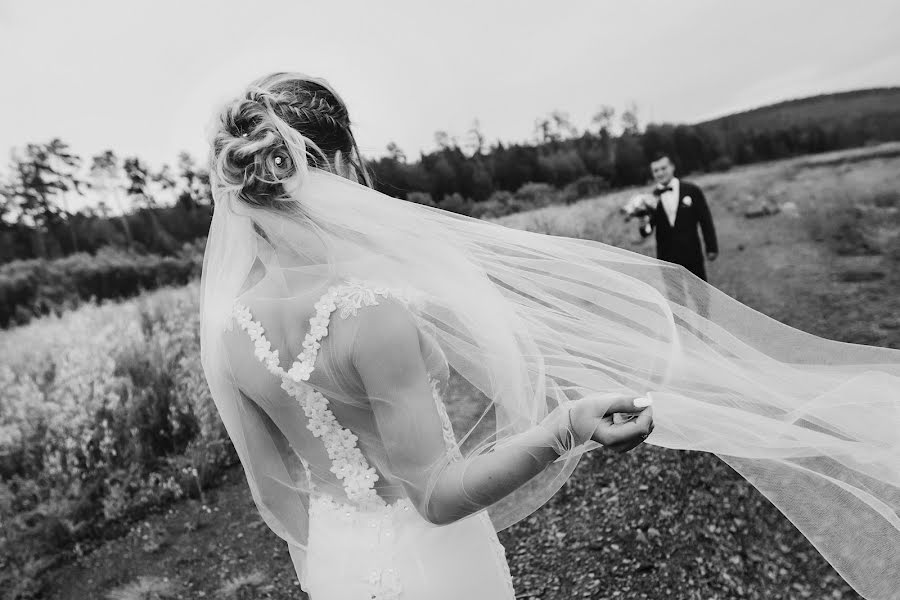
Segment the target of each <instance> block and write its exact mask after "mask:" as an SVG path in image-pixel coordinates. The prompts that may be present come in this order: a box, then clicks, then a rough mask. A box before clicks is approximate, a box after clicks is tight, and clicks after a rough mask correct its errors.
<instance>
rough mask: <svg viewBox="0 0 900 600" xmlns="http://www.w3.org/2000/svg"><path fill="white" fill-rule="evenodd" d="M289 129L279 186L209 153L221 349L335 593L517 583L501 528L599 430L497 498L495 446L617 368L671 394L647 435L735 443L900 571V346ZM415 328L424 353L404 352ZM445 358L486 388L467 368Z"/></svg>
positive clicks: (601, 389) (246, 454) (840, 562)
mask: <svg viewBox="0 0 900 600" xmlns="http://www.w3.org/2000/svg"><path fill="white" fill-rule="evenodd" d="M271 135H273V136H274V135H275V133H272V134H271ZM276 137H277V138H278V139H282V140H283V141H284V146H283V149H279V151H281V152H286V153H287V154H284V156H280V158H281V159H282V161H285V160H286V161H288V162H287V163H286V164H290V165H293V166H294V170H293V171H292V172H291V175H290V180H289V181H288V180H285V181H284V182H282V184H283V186H284V188H285V189H286V190H290V191H289V193H288V196H287V197H285V198H281V199H279V200H278V202H279V203H280V204H279V205H278V206H279V208H277V209H272V208H265V207H261V206H254V205H252V203H250V202H247V201H245V199H244V198H242V197H241V195H240V193H241V192H240V186H238V185H235V184H228V183H227V182H223V181H220V180H219V177H218V176H217V174H216V172H215V170H213V172H212V175H211V184H212V188H213V197H214V199H215V212H214V215H213V222H212V226H211V228H210V234H209V238H208V241H207V246H206V254H205V257H204V265H203V279H202V282H201V332H200V342H201V359H202V363H203V369H204V373H205V375H206V378H207V382H208V383H209V387H210V392H211V395H212V398H213V400H214V401H215V403H216V407H217V409H218V411H219V414H220V415H221V417H222V421H223V423H224V424H225V427H226V429H227V430H228V434H229V436H230V438H231V440H232V442H233V444H234V447H235V450H236V451H237V454H238V456H239V457H240V460H241V463H242V465H243V467H244V472H245V474H246V477H247V482H248V485H249V488H250V490H251V493H252V494H253V499H254V501H255V503H256V505H257V507H258V509H259V511H260V514H261V516H262V518H263V519H264V520H265V521H266V523H267V524H268V526H269V527H270V528H271V529H272V530H273V531H274V532H275V533H276V534H277V535H279V536H280V537H281V538H282V539H284V540H285V542H286V543H287V545H288V548H289V549H290V553H291V557H292V559H293V561H294V564H295V566H296V568H297V572H298V576H299V577H300V580H301V582H302V583H303V586H304V589H306V590H307V591H309V592H310V593H311V594H312V597H313V599H314V600H332V599H335V598H370V599H371V598H391V597H393V598H401V599H403V598H444V597H446V598H448V599H449V598H504V597H505V598H511V597H513V593H512V590H511V587H510V577H509V574H508V571H507V569H506V562H505V560H504V559H503V557H502V549H501V547H500V546H499V545H498V544H497V539H496V535H495V533H494V531H499V530H502V529H503V528H506V527H509V526H510V525H512V524H514V523H516V522H518V521H520V520H521V519H523V518H525V517H527V516H528V515H529V514H531V513H533V512H534V511H535V510H537V509H538V508H539V507H540V506H542V505H543V504H544V503H545V502H546V501H547V500H548V499H549V498H550V497H551V496H552V495H553V494H554V493H555V492H556V491H557V490H559V489H560V487H561V486H562V485H563V484H564V483H565V482H566V480H567V479H568V477H569V476H570V475H571V473H572V471H573V470H574V468H575V467H576V466H577V464H578V461H579V458H580V457H581V456H582V455H583V454H584V453H585V452H588V451H591V450H593V449H595V448H597V447H598V444H596V443H593V442H589V443H586V444H582V445H579V446H576V447H574V448H572V447H565V446H564V447H562V448H561V449H562V450H563V452H562V454H561V456H560V458H559V460H556V461H555V462H552V463H550V464H549V465H548V466H547V467H546V468H544V469H543V470H541V471H540V473H539V474H537V475H535V476H534V477H533V478H531V479H530V480H529V481H528V482H527V483H526V484H524V485H522V486H520V487H518V488H516V489H514V490H512V491H510V493H508V494H507V495H505V496H503V497H502V498H500V499H497V498H495V497H490V498H487V497H485V495H484V492H483V489H484V488H483V487H482V486H480V485H475V483H474V482H477V481H478V477H477V476H478V475H479V474H480V473H483V471H479V469H480V468H481V466H482V465H484V464H485V461H488V462H489V461H491V460H493V459H494V458H495V457H497V456H501V455H503V453H505V452H508V451H509V450H510V448H513V449H516V450H518V449H521V447H522V446H521V445H517V444H520V442H521V440H523V439H526V438H528V436H529V435H530V433H529V432H532V431H534V430H535V428H538V427H541V426H542V425H543V424H544V423H545V422H547V420H548V419H549V420H552V419H553V418H554V416H555V415H557V416H558V415H559V414H565V411H566V410H567V407H570V406H571V405H572V403H573V402H577V401H579V400H581V399H583V398H585V397H588V396H605V395H607V394H608V395H610V397H612V396H616V397H619V398H621V397H632V398H635V397H639V396H643V395H647V394H649V395H650V396H651V397H652V400H653V410H654V423H655V426H656V427H655V430H654V432H653V434H652V435H651V436H650V437H649V438H648V439H647V443H650V444H655V445H658V446H661V447H666V448H671V449H679V450H695V451H703V452H710V453H714V454H716V455H717V456H718V457H719V458H721V459H722V460H724V461H726V462H727V463H728V464H729V465H730V466H731V467H732V468H734V469H735V470H736V471H737V472H738V473H740V474H741V475H742V476H744V477H745V478H746V479H747V480H748V481H749V482H750V483H751V484H752V485H754V486H755V487H756V489H758V490H759V491H760V492H761V493H762V494H764V495H765V496H766V497H767V498H768V499H769V500H770V501H771V502H772V503H773V504H774V505H775V506H777V507H778V509H779V510H781V511H782V512H783V513H784V514H785V515H786V517H787V518H788V519H790V520H791V522H792V523H793V524H794V525H795V526H796V527H797V528H798V529H799V530H800V531H801V532H802V533H803V534H804V535H805V536H806V537H807V539H809V540H810V542H811V543H812V544H813V545H814V546H815V547H816V548H817V549H818V550H819V551H820V552H821V553H822V554H823V555H824V556H825V557H826V558H827V559H828V561H829V562H830V563H831V564H832V565H833V566H834V567H835V569H836V570H837V571H838V572H839V573H840V574H841V575H842V576H843V577H844V578H845V579H846V580H847V581H848V582H849V583H850V584H851V585H852V586H853V587H854V589H856V590H857V591H858V592H859V593H860V594H862V595H863V596H864V597H866V598H872V599H887V598H893V597H896V591H897V590H898V589H900V552H898V551H897V549H898V548H900V433H898V432H900V351H897V350H892V349H887V348H873V347H867V346H860V345H854V344H844V343H839V342H834V341H829V340H824V339H821V338H818V337H815V336H812V335H809V334H806V333H804V332H801V331H797V330H795V329H792V328H790V327H788V326H786V325H783V324H781V323H778V322H776V321H774V320H772V319H770V318H768V317H766V316H765V315H761V314H760V313H758V312H756V311H754V310H752V309H750V308H748V307H746V306H744V305H742V304H740V303H739V302H737V301H736V300H734V299H732V298H730V297H728V296H727V295H725V294H723V293H722V292H720V291H719V290H716V289H715V288H713V287H711V286H709V285H708V284H706V283H705V282H703V281H701V280H700V279H698V278H696V277H694V276H692V275H691V274H690V273H688V272H687V271H686V270H685V269H683V268H679V267H676V266H675V265H672V264H668V263H664V262H661V261H657V260H655V259H652V258H648V257H645V256H640V255H637V254H634V253H631V252H627V251H625V250H622V249H619V248H614V247H610V246H606V245H604V244H601V243H597V242H593V241H588V240H575V239H567V238H559V237H553V236H547V235H539V234H535V233H529V232H525V231H518V230H513V229H509V228H506V227H502V226H500V225H497V224H493V223H487V222H483V221H478V220H475V219H470V218H467V217H463V216H460V215H455V214H452V213H447V212H444V211H441V210H438V209H435V208H431V207H426V206H421V205H417V204H414V203H410V202H405V201H402V200H398V199H395V198H390V197H387V196H385V195H383V194H380V193H378V192H377V191H375V190H372V189H370V188H368V187H365V186H362V185H359V184H357V183H354V182H351V181H348V180H346V179H344V178H341V177H338V176H336V175H334V174H331V173H327V172H323V171H319V170H317V169H315V168H312V167H309V166H308V164H307V157H306V154H305V152H306V150H305V148H306V140H305V138H303V136H302V135H301V134H300V133H299V132H297V131H295V130H292V129H291V128H289V127H287V126H283V127H282V126H281V125H279V129H278V132H277V136H276ZM283 164H284V163H283ZM288 184H289V185H288ZM364 282H368V283H364ZM672 287H678V288H679V289H684V290H686V292H685V293H684V294H682V295H681V296H680V297H671V296H669V295H668V294H667V290H668V289H671V288H672ZM698 299H702V304H703V306H702V307H700V308H701V309H702V310H697V309H695V308H692V307H693V306H695V304H696V301H697V300H698ZM409 336H412V337H413V340H412V341H410V339H409ZM401 354H402V355H403V356H404V357H405V359H406V363H408V364H413V363H415V364H417V365H418V364H420V363H421V364H422V365H425V366H423V367H421V369H420V370H421V371H422V374H421V377H418V376H417V377H416V378H409V377H408V376H407V375H408V374H406V373H403V372H392V371H391V370H390V368H391V367H390V365H391V364H392V360H389V359H393V358H395V357H396V356H399V355H401ZM288 357H296V359H294V358H288ZM284 361H287V362H284ZM448 365H449V370H451V371H452V372H453V373H454V379H453V381H454V382H456V381H461V382H464V383H465V384H466V385H467V386H469V388H470V389H471V391H472V393H465V394H458V393H456V391H455V388H451V389H450V390H449V391H448V390H447V389H446V386H445V384H444V381H445V380H446V373H447V371H448ZM426 367H427V368H426ZM407 379H409V381H407ZM413 379H414V380H413ZM429 379H431V380H432V381H431V383H429V381H428V380H429ZM451 392H452V394H453V395H452V396H448V393H451ZM441 400H443V402H441ZM445 409H446V410H445ZM548 444H549V442H548ZM555 444H556V442H554V443H553V445H554V448H553V450H554V451H556V450H557V448H556V447H555ZM544 450H545V451H546V450H547V448H546V447H545V448H544ZM545 454H546V453H545ZM448 498H449V499H451V500H448Z"/></svg>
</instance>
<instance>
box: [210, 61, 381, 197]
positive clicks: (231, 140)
mask: <svg viewBox="0 0 900 600" xmlns="http://www.w3.org/2000/svg"><path fill="white" fill-rule="evenodd" d="M210 160H211V166H210V172H211V173H212V174H213V176H214V179H215V180H216V181H215V185H216V186H218V187H220V188H222V189H224V190H226V191H233V192H236V193H237V195H238V197H239V198H241V199H242V200H243V201H245V202H248V203H249V204H251V205H253V206H258V207H262V208H270V209H277V208H279V203H280V201H282V200H284V199H285V198H287V197H288V194H287V191H286V190H285V186H284V184H285V182H287V181H288V180H289V179H291V177H293V176H294V175H296V173H297V169H296V165H297V163H298V162H299V161H306V163H307V164H308V165H309V166H311V167H315V168H318V169H323V170H327V171H331V172H332V173H336V174H338V175H342V176H344V177H347V178H349V179H352V180H354V181H360V180H362V182H363V183H365V184H366V185H368V186H370V187H371V180H370V179H369V174H368V172H367V171H366V168H365V166H364V165H363V162H362V157H361V156H360V154H359V149H358V148H357V145H356V140H355V139H354V137H353V133H352V132H351V130H350V116H349V114H348V113H347V106H346V105H345V104H344V102H343V101H342V100H341V99H340V97H338V95H337V93H335V92H334V91H333V90H332V89H331V88H330V87H329V86H328V85H327V84H326V83H325V82H321V83H319V82H318V81H316V80H313V79H311V78H309V77H307V76H305V75H301V74H298V73H274V74H272V75H268V76H266V77H263V78H261V79H259V80H257V81H255V82H253V83H252V84H250V86H249V87H248V88H247V90H246V92H245V93H244V94H243V95H242V96H240V97H239V98H237V99H236V100H234V101H232V102H231V103H229V104H228V105H227V106H225V108H224V109H223V110H222V112H221V113H220V115H219V117H218V119H217V121H216V123H215V129H214V132H213V137H212V152H211V153H210Z"/></svg>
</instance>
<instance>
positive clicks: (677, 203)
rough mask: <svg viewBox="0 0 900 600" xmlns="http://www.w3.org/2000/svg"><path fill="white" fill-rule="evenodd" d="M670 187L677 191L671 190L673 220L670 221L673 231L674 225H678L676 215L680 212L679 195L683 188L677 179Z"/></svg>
mask: <svg viewBox="0 0 900 600" xmlns="http://www.w3.org/2000/svg"><path fill="white" fill-rule="evenodd" d="M672 187H673V188H675V187H677V189H673V190H672V191H673V192H675V218H674V219H672V229H675V225H676V224H677V223H678V213H679V212H681V194H682V193H683V192H684V186H682V185H681V180H680V179H678V180H677V182H676V183H675V184H674V185H673V186H672Z"/></svg>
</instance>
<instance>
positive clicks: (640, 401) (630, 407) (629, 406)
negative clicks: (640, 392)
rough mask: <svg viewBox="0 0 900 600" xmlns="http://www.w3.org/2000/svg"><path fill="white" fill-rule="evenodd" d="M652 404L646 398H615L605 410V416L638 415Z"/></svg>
mask: <svg viewBox="0 0 900 600" xmlns="http://www.w3.org/2000/svg"><path fill="white" fill-rule="evenodd" d="M652 404H653V401H652V400H650V398H647V397H646V396H642V397H640V398H616V399H615V400H613V401H612V402H611V403H610V405H609V408H607V409H606V414H607V415H612V414H613V413H640V412H643V411H644V409H646V408H647V407H649V406H651V405H652Z"/></svg>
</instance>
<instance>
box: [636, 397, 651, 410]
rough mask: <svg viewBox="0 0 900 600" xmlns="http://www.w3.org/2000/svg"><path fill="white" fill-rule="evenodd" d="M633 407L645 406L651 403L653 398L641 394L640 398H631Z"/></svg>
mask: <svg viewBox="0 0 900 600" xmlns="http://www.w3.org/2000/svg"><path fill="white" fill-rule="evenodd" d="M633 402H634V406H635V408H647V407H648V406H650V405H651V404H653V400H651V399H650V398H647V397H646V396H642V397H640V398H635V399H634V400H633Z"/></svg>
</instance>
